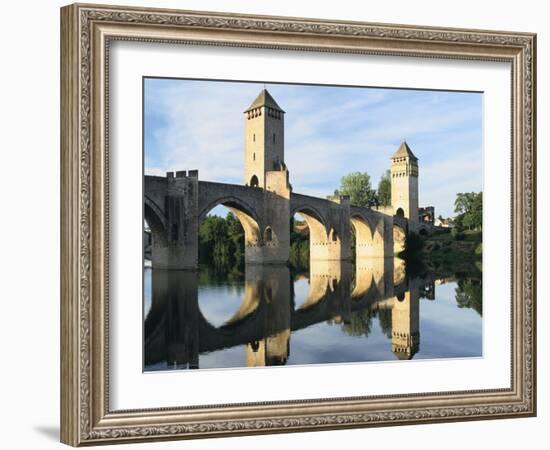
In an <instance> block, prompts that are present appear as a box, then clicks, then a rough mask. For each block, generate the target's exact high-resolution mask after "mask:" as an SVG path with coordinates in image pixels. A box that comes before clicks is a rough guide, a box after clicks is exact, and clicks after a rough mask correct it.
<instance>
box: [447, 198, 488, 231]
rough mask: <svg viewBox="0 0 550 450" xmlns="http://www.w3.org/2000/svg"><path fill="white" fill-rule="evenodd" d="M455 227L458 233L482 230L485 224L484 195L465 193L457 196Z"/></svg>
mask: <svg viewBox="0 0 550 450" xmlns="http://www.w3.org/2000/svg"><path fill="white" fill-rule="evenodd" d="M455 213H457V216H456V217H455V218H454V227H455V228H457V229H458V231H462V230H465V229H468V230H481V228H482V222H483V193H482V192H477V193H476V192H465V193H458V194H456V200H455Z"/></svg>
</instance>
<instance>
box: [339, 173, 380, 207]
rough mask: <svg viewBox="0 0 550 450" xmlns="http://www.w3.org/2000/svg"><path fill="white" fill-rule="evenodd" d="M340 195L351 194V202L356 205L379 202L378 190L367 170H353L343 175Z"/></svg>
mask: <svg viewBox="0 0 550 450" xmlns="http://www.w3.org/2000/svg"><path fill="white" fill-rule="evenodd" d="M335 193H336V194H338V195H349V197H350V202H351V204H352V205H355V206H367V207H368V206H372V205H374V204H377V202H378V199H377V197H376V191H375V190H374V189H373V188H372V186H371V182H370V176H369V174H368V173H367V172H362V173H361V172H353V173H350V174H349V175H346V176H344V177H342V179H341V180H340V189H338V190H337V191H335Z"/></svg>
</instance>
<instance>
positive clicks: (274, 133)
mask: <svg viewBox="0 0 550 450" xmlns="http://www.w3.org/2000/svg"><path fill="white" fill-rule="evenodd" d="M273 143H274V144H275V133H273Z"/></svg>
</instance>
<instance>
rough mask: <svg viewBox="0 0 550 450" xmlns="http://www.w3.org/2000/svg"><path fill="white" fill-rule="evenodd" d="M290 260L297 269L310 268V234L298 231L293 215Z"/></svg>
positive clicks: (291, 220)
mask: <svg viewBox="0 0 550 450" xmlns="http://www.w3.org/2000/svg"><path fill="white" fill-rule="evenodd" d="M289 262H290V265H291V266H292V268H293V269H295V270H297V271H301V270H305V269H308V268H309V234H306V233H304V234H302V233H298V232H297V231H296V230H295V227H294V218H293V217H292V218H291V219H290V255H289Z"/></svg>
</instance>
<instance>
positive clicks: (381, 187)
mask: <svg viewBox="0 0 550 450" xmlns="http://www.w3.org/2000/svg"><path fill="white" fill-rule="evenodd" d="M378 201H379V202H380V205H382V206H390V205H391V174H390V171H389V170H387V171H386V173H385V174H384V175H382V177H381V178H380V181H379V182H378Z"/></svg>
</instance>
